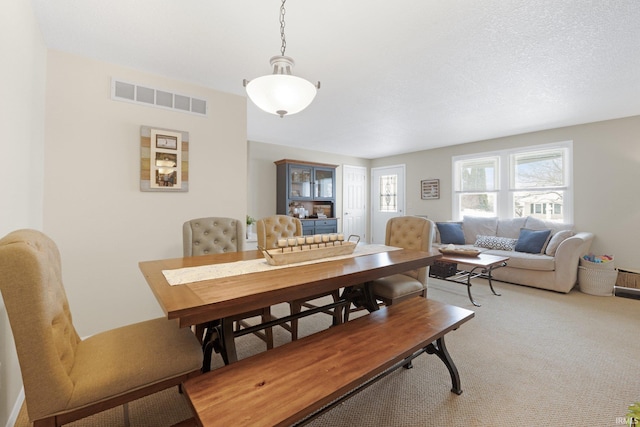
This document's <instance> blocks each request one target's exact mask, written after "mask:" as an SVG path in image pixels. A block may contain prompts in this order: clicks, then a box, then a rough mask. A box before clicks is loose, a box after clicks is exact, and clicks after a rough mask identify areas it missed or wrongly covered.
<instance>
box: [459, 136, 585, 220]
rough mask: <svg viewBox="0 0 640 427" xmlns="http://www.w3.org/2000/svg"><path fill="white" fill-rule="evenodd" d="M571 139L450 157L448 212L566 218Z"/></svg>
mask: <svg viewBox="0 0 640 427" xmlns="http://www.w3.org/2000/svg"><path fill="white" fill-rule="evenodd" d="M571 148H572V143H571V142H566V143H559V144H550V145H542V146H534V147H525V148H521V149H518V150H504V151H500V152H495V153H483V154H478V155H473V156H458V157H454V158H453V181H454V186H453V192H454V194H453V213H454V217H455V216H456V215H457V217H456V218H455V219H462V217H464V216H465V215H467V216H497V217H500V218H517V217H524V216H529V215H531V216H534V217H536V218H540V219H543V220H551V221H558V222H572V220H573V218H572V212H573V210H572V207H573V206H572V204H573V200H572V191H571V190H572V184H571V165H572V155H571V154H572V150H571Z"/></svg>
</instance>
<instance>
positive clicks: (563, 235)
mask: <svg viewBox="0 0 640 427" xmlns="http://www.w3.org/2000/svg"><path fill="white" fill-rule="evenodd" d="M571 236H573V231H571V230H561V231H558V232H557V233H555V234H553V235H552V236H551V239H550V240H549V243H548V244H547V248H546V249H545V250H544V253H545V254H547V255H549V256H555V255H556V251H557V250H558V246H560V243H562V242H564V241H565V240H566V239H568V238H569V237H571Z"/></svg>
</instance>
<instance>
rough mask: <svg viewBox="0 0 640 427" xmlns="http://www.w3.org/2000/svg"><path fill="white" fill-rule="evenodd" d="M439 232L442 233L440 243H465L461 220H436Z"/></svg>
mask: <svg viewBox="0 0 640 427" xmlns="http://www.w3.org/2000/svg"><path fill="white" fill-rule="evenodd" d="M436 227H438V233H439V234H440V243H443V244H453V245H464V243H465V242H464V233H463V231H462V223H459V222H436Z"/></svg>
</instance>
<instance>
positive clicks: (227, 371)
mask: <svg viewBox="0 0 640 427" xmlns="http://www.w3.org/2000/svg"><path fill="white" fill-rule="evenodd" d="M473 315H474V313H473V312H472V311H470V310H466V309H463V308H460V307H454V306H451V305H447V304H443V303H439V302H437V301H433V300H429V299H426V298H417V297H416V298H411V299H409V300H407V301H403V302H401V303H398V304H394V305H392V306H389V307H385V308H382V309H380V310H378V311H375V312H373V313H370V314H368V315H366V316H363V317H360V318H358V319H355V320H353V321H350V322H348V323H345V324H342V325H338V326H335V327H332V328H329V329H327V330H324V331H321V332H319V333H316V334H312V335H310V336H307V337H304V338H302V339H300V340H297V341H293V342H291V343H287V344H285V345H283V346H280V347H277V348H275V349H273V350H269V351H267V352H264V353H260V354H257V355H255V356H252V357H249V358H246V359H243V360H240V361H239V362H237V363H234V364H231V365H227V366H224V367H222V368H219V369H216V370H214V371H211V372H209V373H206V374H204V375H200V376H198V377H195V378H193V379H190V380H189V381H187V382H186V383H185V384H184V391H185V393H186V395H187V397H188V398H189V400H190V402H191V405H192V408H193V409H194V412H195V414H196V418H197V419H198V421H199V423H200V424H201V425H202V426H214V425H215V426H248V425H251V426H285V425H291V424H293V423H295V422H296V421H299V420H301V419H303V418H305V417H306V416H308V415H310V414H313V413H314V412H316V411H317V410H319V409H320V408H322V407H323V406H325V405H327V404H329V403H331V402H332V401H333V400H335V399H337V398H339V397H340V396H342V395H344V394H346V393H348V392H349V391H350V390H352V389H354V388H356V387H358V386H359V385H361V384H363V383H365V382H366V381H368V380H370V379H372V378H374V377H375V376H377V375H379V374H381V373H383V372H384V371H385V370H387V369H388V368H390V367H392V366H393V365H394V364H397V363H398V362H401V361H402V360H404V359H406V358H407V357H409V356H411V355H412V354H414V353H415V352H416V351H418V350H420V349H423V348H425V347H426V346H427V345H429V344H431V343H433V342H434V341H436V340H441V339H442V338H443V337H444V335H445V334H447V333H448V332H449V331H451V330H453V329H457V328H458V327H459V326H460V325H461V324H462V323H464V322H466V321H467V320H469V319H471V318H472V317H473ZM441 343H442V345H444V341H443V340H441ZM445 353H446V349H445ZM438 356H439V357H441V358H442V355H441V354H438ZM446 356H447V357H448V354H446ZM443 360H444V359H443ZM445 363H446V362H445ZM448 368H449V369H450V372H451V367H450V366H448ZM453 369H455V366H454V367H453ZM452 377H453V374H452ZM454 388H455V384H454Z"/></svg>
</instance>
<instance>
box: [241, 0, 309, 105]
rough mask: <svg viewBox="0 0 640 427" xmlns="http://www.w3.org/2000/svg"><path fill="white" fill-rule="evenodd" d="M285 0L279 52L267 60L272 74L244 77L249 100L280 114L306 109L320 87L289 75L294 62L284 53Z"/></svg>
mask: <svg viewBox="0 0 640 427" xmlns="http://www.w3.org/2000/svg"><path fill="white" fill-rule="evenodd" d="M286 1H287V0H282V5H281V6H280V39H281V40H282V47H281V48H280V52H281V55H277V56H273V57H272V58H271V60H270V62H271V66H272V67H273V74H269V75H266V76H262V77H258V78H256V79H253V80H250V81H249V80H246V79H245V80H243V85H244V87H245V88H246V89H247V95H248V96H249V99H251V101H253V103H254V104H256V105H257V106H258V107H259V108H260V109H262V110H264V111H266V112H267V113H271V114H276V115H278V116H280V117H284V116H285V115H291V114H296V113H299V112H300V111H302V110H304V109H305V108H307V107H308V106H309V104H311V102H312V101H313V98H315V96H316V93H317V90H318V89H320V82H318V83H317V84H316V85H314V84H313V83H311V82H309V81H307V80H305V79H303V78H300V77H296V76H294V75H292V74H291V69H292V68H293V66H294V65H295V63H294V62H293V58H291V57H289V56H285V55H284V51H285V49H286V47H287V41H286V38H285V35H284V27H285V22H284V14H285V9H284V4H285V3H286Z"/></svg>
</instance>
